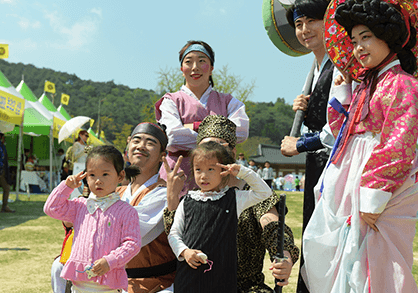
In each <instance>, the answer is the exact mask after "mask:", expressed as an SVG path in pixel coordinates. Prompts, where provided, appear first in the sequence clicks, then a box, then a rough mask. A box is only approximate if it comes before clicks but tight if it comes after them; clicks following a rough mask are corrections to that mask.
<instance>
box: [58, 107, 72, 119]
mask: <svg viewBox="0 0 418 293" xmlns="http://www.w3.org/2000/svg"><path fill="white" fill-rule="evenodd" d="M57 110H58V112H60V113H61V115H62V116H64V118H65V119H67V120H70V119H71V116H70V114H68V112H67V111H65V109H64V107H63V106H62V105H59V107H58V109H57Z"/></svg>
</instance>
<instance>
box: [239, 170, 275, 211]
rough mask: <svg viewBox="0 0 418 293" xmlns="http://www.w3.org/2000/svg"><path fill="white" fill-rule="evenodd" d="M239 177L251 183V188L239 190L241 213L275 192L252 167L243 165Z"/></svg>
mask: <svg viewBox="0 0 418 293" xmlns="http://www.w3.org/2000/svg"><path fill="white" fill-rule="evenodd" d="M237 177H238V178H241V179H243V180H245V181H246V182H247V183H248V185H250V187H251V190H237V191H236V198H237V214H238V217H239V215H240V214H241V213H242V212H243V211H244V210H245V209H246V208H249V207H250V206H253V205H255V204H257V203H259V202H261V201H263V200H265V199H266V198H268V197H269V196H271V193H272V192H273V191H272V190H271V188H270V187H269V186H268V185H267V183H266V182H265V181H264V180H263V179H261V178H260V177H259V176H257V174H256V173H255V172H254V171H253V170H251V169H250V168H247V167H244V166H241V168H240V170H239V173H238V175H237Z"/></svg>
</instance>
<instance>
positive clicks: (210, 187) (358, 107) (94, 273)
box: [0, 0, 418, 293]
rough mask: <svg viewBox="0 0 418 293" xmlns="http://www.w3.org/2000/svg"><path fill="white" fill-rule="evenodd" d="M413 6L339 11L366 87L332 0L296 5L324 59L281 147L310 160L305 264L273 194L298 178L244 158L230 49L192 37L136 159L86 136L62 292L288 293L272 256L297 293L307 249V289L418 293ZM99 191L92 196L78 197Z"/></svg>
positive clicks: (368, 1)
mask: <svg viewBox="0 0 418 293" xmlns="http://www.w3.org/2000/svg"><path fill="white" fill-rule="evenodd" d="M408 3H409V2H408V0H403V1H397V0H346V1H345V2H343V3H341V4H339V5H338V6H337V8H336V11H335V20H333V21H334V23H336V24H339V25H340V26H342V28H343V29H344V30H345V31H346V32H347V34H348V36H349V38H350V40H351V42H350V44H351V45H352V53H353V56H354V57H355V58H356V59H357V60H358V62H359V64H360V65H361V66H362V68H361V69H360V70H359V73H358V74H357V75H356V76H352V75H351V74H349V73H347V72H345V71H344V72H340V71H339V70H338V69H337V65H336V61H335V60H334V59H333V60H331V58H330V57H329V56H328V55H327V52H326V49H325V46H324V35H323V32H324V30H325V23H324V15H325V13H326V11H327V9H329V8H328V7H329V1H328V0H296V1H295V2H294V4H293V5H292V6H291V8H289V9H288V10H287V14H286V16H287V19H288V22H289V24H290V25H291V26H292V27H293V28H294V29H295V34H296V37H297V39H298V41H299V42H300V43H301V44H302V45H303V46H305V47H306V48H307V49H310V50H312V52H313V54H314V55H315V61H314V65H315V66H313V68H312V71H311V72H310V73H309V75H308V77H307V79H306V83H305V85H304V90H303V92H304V94H302V95H299V96H297V97H296V99H295V100H294V103H293V110H294V111H297V110H303V111H304V112H305V117H304V121H303V127H302V131H301V135H300V137H290V136H286V137H285V138H284V139H283V141H282V145H281V151H282V153H283V154H284V155H286V156H295V155H299V154H300V153H302V152H306V174H305V178H304V188H303V189H304V193H303V228H302V235H303V236H302V237H303V241H302V245H301V251H302V253H301V254H300V250H299V248H298V246H297V245H295V243H294V239H293V234H292V231H291V229H290V228H289V227H288V226H286V225H285V226H284V231H281V229H280V228H279V227H280V222H279V212H278V211H279V208H278V206H279V204H280V200H282V199H281V197H279V196H277V195H276V193H275V192H274V191H273V190H272V186H273V185H275V186H276V187H277V189H279V190H281V189H282V188H283V186H284V182H283V178H279V177H277V178H276V179H275V178H274V174H273V169H272V168H271V166H270V163H269V162H265V163H264V168H262V167H261V166H260V169H258V170H257V167H256V166H255V162H254V161H252V160H250V161H249V162H248V161H247V160H246V159H245V156H244V154H243V153H239V154H238V159H235V158H236V145H237V143H240V142H243V141H244V140H245V139H246V138H247V137H248V132H249V119H248V116H247V114H246V112H245V105H244V104H243V103H242V102H240V101H239V100H237V99H235V98H233V97H232V96H231V95H229V94H223V93H218V92H217V91H215V90H214V89H213V87H215V85H214V83H213V80H212V76H211V75H212V71H213V70H214V63H215V54H214V52H213V50H212V48H211V47H210V46H209V45H208V44H207V43H205V42H202V41H189V42H187V44H186V45H185V46H184V47H183V48H182V49H181V50H180V52H179V62H180V68H181V71H182V72H183V76H184V85H183V86H182V87H181V89H180V90H179V91H178V92H176V93H167V94H165V95H164V96H163V97H162V98H161V100H159V101H158V102H157V103H156V105H155V115H156V120H157V123H151V122H142V123H139V124H138V125H137V126H136V127H135V128H134V129H133V131H132V133H131V135H130V136H129V137H128V138H127V155H126V157H125V158H124V157H123V155H122V154H121V153H120V152H119V151H118V150H117V149H116V148H115V147H113V146H99V147H94V148H85V146H86V145H85V142H86V139H87V137H88V133H87V132H86V131H81V132H80V134H79V138H78V140H77V142H76V143H75V144H74V145H73V147H72V149H71V150H70V151H69V152H71V157H72V160H71V162H72V163H73V164H74V166H72V168H70V166H69V165H68V166H67V167H68V170H69V172H68V175H69V176H68V177H66V178H65V180H63V181H62V182H61V183H60V184H59V185H58V186H57V187H56V188H55V189H54V190H53V192H52V193H51V195H50V196H49V197H48V199H47V202H46V203H45V206H44V211H45V213H46V214H48V215H49V216H51V217H53V218H56V219H59V220H61V221H62V222H63V225H64V227H66V233H67V235H70V234H71V233H72V235H73V238H71V239H72V240H71V241H72V246H71V254H70V256H69V258H68V259H65V260H63V257H62V255H61V258H60V259H59V260H56V261H55V262H54V266H53V270H54V272H53V273H52V283H53V289H54V292H65V290H68V286H67V285H68V284H70V285H71V290H72V291H71V292H75V293H77V292H129V293H138V292H140V293H145V292H174V291H176V292H182V293H183V292H214V291H215V292H216V291H218V292H239V293H252V292H261V293H272V292H274V291H273V289H272V288H270V287H269V286H267V285H266V284H265V282H264V278H265V276H264V274H263V266H264V258H265V255H266V252H268V254H269V257H270V261H271V263H270V266H269V270H270V271H271V273H272V275H273V277H274V278H275V279H276V284H277V286H286V285H287V284H288V282H289V277H290V274H291V270H292V267H293V265H294V264H295V263H296V262H297V261H298V260H299V254H300V271H299V275H298V284H297V289H296V291H297V292H312V293H316V292H408V293H409V292H418V288H417V285H416V283H415V280H414V277H413V275H412V263H413V239H414V236H415V225H416V222H417V219H418V218H417V212H418V183H417V182H418V180H417V178H418V177H417V172H418V165H417V157H416V142H417V139H418V80H417V79H416V78H415V77H414V76H413V74H416V72H417V59H416V56H415V55H414V52H415V51H416V50H417V47H416V46H417V31H416V29H415V28H416V27H417V23H416V22H417V21H418V20H417V19H416V15H415V14H414V13H411V11H414V10H413V9H411V6H408ZM341 35H342V34H341ZM414 50H415V51H414ZM333 62H334V63H333ZM306 93H308V94H306ZM331 97H334V99H330V98H331ZM1 135H2V134H1ZM0 138H2V141H3V142H4V135H2V136H1V137H0ZM4 152H5V148H4V147H3V144H0V167H1V170H2V173H0V183H1V185H2V186H3V190H4V193H3V207H2V209H1V211H2V212H13V211H12V210H10V208H9V207H8V206H7V197H8V189H7V173H6V170H7V154H6V156H5V154H4ZM67 155H68V152H67ZM5 157H6V160H5V159H4V158H5ZM126 161H127V162H128V163H129V164H127V162H126ZM71 169H72V170H71ZM71 171H72V174H71ZM301 179H302V178H298V177H296V179H295V187H296V189H297V190H299V188H300V184H301ZM83 181H84V184H83ZM122 182H126V184H125V183H124V184H122V185H121V183H122ZM83 185H85V188H84V191H85V192H84V195H86V197H83V196H80V195H81V194H83V189H81V190H79V191H78V194H74V192H75V191H77V190H78V189H79V188H80V187H82V186H83ZM4 186H5V187H6V188H5V187H4ZM5 199H6V200H5ZM70 231H71V232H70ZM281 233H283V235H280V234H281ZM280 237H283V239H282V240H283V242H284V247H283V254H284V258H283V257H281V258H280V257H279V255H280V254H281V251H280V245H279V242H278V238H280ZM66 241H68V237H66ZM64 246H65V245H64ZM64 263H65V264H64Z"/></svg>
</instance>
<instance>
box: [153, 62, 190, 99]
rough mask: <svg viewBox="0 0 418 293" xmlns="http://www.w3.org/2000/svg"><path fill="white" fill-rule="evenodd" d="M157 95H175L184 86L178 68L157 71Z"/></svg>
mask: <svg viewBox="0 0 418 293" xmlns="http://www.w3.org/2000/svg"><path fill="white" fill-rule="evenodd" d="M157 75H158V83H157V93H160V95H163V94H165V93H174V92H176V91H178V90H179V89H180V87H181V86H182V85H183V83H184V81H183V79H184V78H183V75H182V73H181V71H180V70H179V69H178V68H166V69H164V70H163V69H160V70H159V71H157Z"/></svg>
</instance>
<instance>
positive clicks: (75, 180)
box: [65, 171, 87, 189]
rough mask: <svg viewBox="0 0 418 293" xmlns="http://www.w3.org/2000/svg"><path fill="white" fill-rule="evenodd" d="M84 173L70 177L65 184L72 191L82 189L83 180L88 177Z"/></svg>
mask: <svg viewBox="0 0 418 293" xmlns="http://www.w3.org/2000/svg"><path fill="white" fill-rule="evenodd" d="M83 172H84V171H81V172H80V173H78V174H77V175H71V176H68V177H67V179H65V184H66V185H67V186H68V187H70V188H72V189H75V188H78V187H80V186H81V180H83V179H84V178H86V176H87V173H83Z"/></svg>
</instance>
